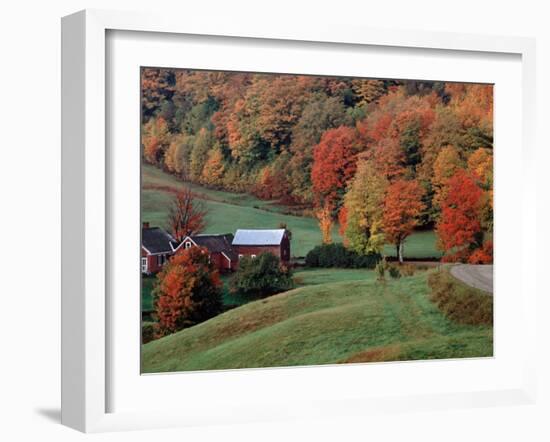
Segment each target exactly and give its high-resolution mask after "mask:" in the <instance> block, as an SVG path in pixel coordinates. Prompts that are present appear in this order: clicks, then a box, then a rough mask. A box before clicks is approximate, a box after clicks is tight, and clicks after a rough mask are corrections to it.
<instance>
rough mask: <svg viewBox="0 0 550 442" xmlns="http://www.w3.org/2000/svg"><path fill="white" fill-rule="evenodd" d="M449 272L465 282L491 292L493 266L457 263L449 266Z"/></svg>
mask: <svg viewBox="0 0 550 442" xmlns="http://www.w3.org/2000/svg"><path fill="white" fill-rule="evenodd" d="M451 274H452V275H453V276H454V277H455V278H457V279H460V280H461V281H462V282H464V283H465V284H468V285H469V286H471V287H474V288H476V289H480V290H483V291H484V292H487V293H489V294H491V295H492V294H493V266H492V265H470V264H459V265H456V266H453V267H451Z"/></svg>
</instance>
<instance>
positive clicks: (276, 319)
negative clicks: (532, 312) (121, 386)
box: [142, 270, 493, 373]
mask: <svg viewBox="0 0 550 442" xmlns="http://www.w3.org/2000/svg"><path fill="white" fill-rule="evenodd" d="M432 272H433V271H431V272H420V273H417V274H416V275H414V276H412V277H406V278H400V279H398V280H389V281H387V282H386V283H384V284H382V283H379V282H376V281H375V280H374V279H373V278H372V276H371V275H367V278H366V279H358V280H355V281H350V280H349V279H347V280H345V281H340V282H326V283H322V284H318V285H308V286H304V287H299V288H296V289H294V290H290V291H288V292H285V293H281V294H279V295H275V296H272V297H270V298H267V299H264V300H259V301H254V302H251V303H249V304H247V305H244V306H242V307H238V308H235V309H233V310H230V311H228V312H226V313H224V314H222V315H220V316H217V317H216V318H213V319H211V320H209V321H206V322H204V323H202V324H199V325H197V326H194V327H191V328H189V329H186V330H183V331H181V332H178V333H175V334H173V335H171V336H167V337H165V338H162V339H159V340H157V341H154V342H151V343H148V344H146V345H144V346H143V347H142V350H143V352H142V370H143V372H147V373H151V372H164V371H184V370H204V369H229V368H246V367H250V368H251V367H270V366H293V365H316V364H332V363H340V362H368V361H386V360H407V359H435V358H455V357H476V356H490V355H492V347H493V345H492V343H493V329H492V327H491V326H487V325H478V326H472V325H462V324H458V323H456V322H453V321H451V320H450V319H449V318H447V317H446V316H445V315H444V314H443V313H442V312H441V311H440V310H439V309H438V308H437V307H436V305H435V304H433V303H432V302H431V301H430V299H429V288H428V285H427V276H428V275H429V274H430V273H432ZM333 273H334V274H336V271H333V272H331V271H328V273H326V274H324V275H323V273H322V271H317V270H316V271H304V272H297V274H296V277H298V278H303V279H302V281H308V280H309V282H310V283H311V282H314V281H322V280H323V278H324V279H325V280H328V279H330V278H338V276H335V275H333ZM350 276H351V274H350V275H348V277H350Z"/></svg>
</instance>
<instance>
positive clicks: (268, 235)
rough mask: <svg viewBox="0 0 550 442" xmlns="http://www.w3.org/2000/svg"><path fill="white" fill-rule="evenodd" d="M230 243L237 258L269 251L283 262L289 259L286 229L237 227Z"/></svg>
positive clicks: (254, 255)
mask: <svg viewBox="0 0 550 442" xmlns="http://www.w3.org/2000/svg"><path fill="white" fill-rule="evenodd" d="M232 245H233V250H235V253H236V254H237V255H238V257H239V259H240V258H242V257H243V256H250V257H252V258H255V257H256V256H258V255H259V254H261V253H266V252H269V253H273V254H274V255H275V256H276V257H278V258H279V259H280V260H281V262H282V263H283V264H288V262H289V261H290V237H289V232H288V230H286V229H238V230H237V232H236V233H235V237H234V238H233V243H232Z"/></svg>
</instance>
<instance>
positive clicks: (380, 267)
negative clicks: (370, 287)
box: [374, 260, 387, 281]
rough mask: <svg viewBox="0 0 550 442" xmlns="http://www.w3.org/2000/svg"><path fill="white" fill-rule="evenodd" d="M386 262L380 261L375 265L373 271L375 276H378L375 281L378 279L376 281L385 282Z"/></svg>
mask: <svg viewBox="0 0 550 442" xmlns="http://www.w3.org/2000/svg"><path fill="white" fill-rule="evenodd" d="M386 267H387V265H386V261H385V260H381V261H378V263H377V264H376V267H375V268H374V270H375V271H376V274H377V275H378V276H377V278H376V279H378V281H385V280H386Z"/></svg>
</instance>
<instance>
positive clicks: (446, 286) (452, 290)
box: [428, 270, 493, 325]
mask: <svg viewBox="0 0 550 442" xmlns="http://www.w3.org/2000/svg"><path fill="white" fill-rule="evenodd" d="M428 285H429V286H430V289H431V294H430V299H431V301H432V302H434V303H435V305H437V307H438V308H439V309H440V310H441V311H442V312H443V314H444V315H445V316H447V317H448V318H449V319H450V320H452V321H454V322H458V323H460V324H467V325H492V324H493V297H492V296H491V295H489V294H485V293H483V292H481V291H480V290H477V289H474V288H472V287H468V286H466V285H464V284H462V283H459V282H458V281H456V280H455V279H454V278H453V277H452V276H451V275H450V274H449V273H448V272H447V271H445V270H443V271H439V272H436V273H433V274H432V275H430V276H429V277H428Z"/></svg>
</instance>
